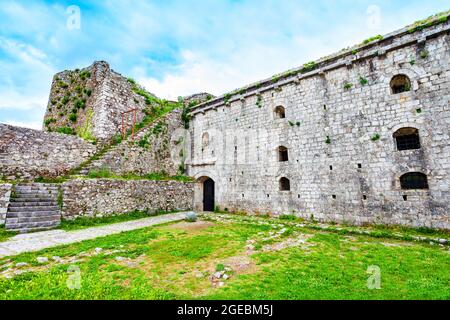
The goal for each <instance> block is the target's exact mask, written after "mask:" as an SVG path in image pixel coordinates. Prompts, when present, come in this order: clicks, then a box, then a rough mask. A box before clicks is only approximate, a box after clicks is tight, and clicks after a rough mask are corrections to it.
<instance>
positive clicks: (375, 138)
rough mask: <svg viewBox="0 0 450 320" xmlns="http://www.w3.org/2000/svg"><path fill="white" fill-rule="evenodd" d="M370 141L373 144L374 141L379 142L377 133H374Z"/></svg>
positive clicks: (379, 137)
mask: <svg viewBox="0 0 450 320" xmlns="http://www.w3.org/2000/svg"><path fill="white" fill-rule="evenodd" d="M370 139H371V140H372V141H374V142H375V141H378V140H380V139H381V136H380V135H379V134H378V133H376V134H374V135H373V136H372V137H371V138H370Z"/></svg>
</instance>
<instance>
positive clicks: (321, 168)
mask: <svg viewBox="0 0 450 320" xmlns="http://www.w3.org/2000/svg"><path fill="white" fill-rule="evenodd" d="M445 28H447V29H445ZM448 28H449V24H448V22H447V23H446V24H444V25H439V26H435V27H432V28H429V29H426V30H424V31H422V32H416V33H412V34H411V33H408V32H404V33H401V34H400V35H398V36H394V38H391V39H388V40H386V41H385V42H383V41H381V42H380V43H379V44H376V45H371V46H368V47H367V48H363V49H362V50H361V52H360V53H358V56H359V55H364V54H366V53H367V51H369V50H375V51H378V52H379V53H378V54H377V55H369V56H367V57H365V58H362V59H357V60H355V61H353V60H351V57H349V56H347V55H344V56H342V57H340V58H337V59H338V60H336V61H333V62H330V64H331V63H333V65H332V66H331V65H330V69H326V67H325V68H324V69H322V70H321V71H320V72H319V71H318V72H316V73H313V74H311V75H308V76H304V77H302V78H301V79H300V78H299V79H298V80H297V81H291V82H288V83H285V84H280V85H279V86H277V85H276V84H274V85H273V87H270V88H264V90H263V89H260V91H259V94H260V98H258V95H256V94H248V95H243V96H238V98H236V99H231V100H230V101H229V103H224V102H221V101H218V102H217V101H212V102H211V103H210V104H206V105H205V106H200V107H199V108H198V109H195V110H194V112H193V113H194V119H193V120H192V122H191V125H190V127H191V135H192V139H193V144H194V151H193V158H192V159H191V161H190V163H189V168H188V169H189V171H188V173H189V175H191V176H193V177H195V178H196V179H199V181H203V180H205V177H210V178H212V179H213V180H214V181H215V187H216V190H215V191H216V193H215V196H216V205H219V206H220V207H221V209H225V208H227V209H228V210H229V211H243V212H249V213H275V214H296V215H298V216H301V217H305V218H310V217H314V218H315V219H320V220H324V221H340V222H348V223H354V224H365V223H383V224H402V225H407V226H426V227H433V228H442V229H450V131H449V128H450V108H449V103H450V35H449V33H448ZM444 30H447V31H444ZM433 32H435V34H434V35H433ZM403 42H405V43H406V44H402V43H403ZM395 45H398V47H395V49H392V48H393V46H395ZM374 46H375V47H374ZM398 74H405V75H407V76H408V77H409V78H410V80H411V90H410V91H409V92H405V93H401V94H392V92H391V90H390V81H391V79H392V78H393V77H394V76H395V75H398ZM361 79H364V80H366V81H362V80H361ZM346 83H351V84H352V85H351V87H349V86H348V85H347V86H346ZM278 106H283V107H284V108H285V109H286V119H278V118H277V117H276V113H275V109H276V108H277V107H278ZM405 127H414V128H417V129H418V130H419V133H420V140H421V145H422V148H421V149H420V150H406V151H398V150H397V148H396V143H395V139H394V136H393V135H394V133H395V132H396V131H397V130H398V129H400V128H405ZM376 135H379V136H380V139H379V140H377V141H373V140H372V138H373V137H374V136H376ZM328 139H329V141H328V142H329V143H327V140H328ZM375 140H376V139H375ZM280 146H284V147H286V148H288V150H289V161H288V162H279V161H278V153H277V149H278V147H280ZM408 172H422V173H424V174H426V175H427V176H428V183H429V190H402V188H401V186H400V176H402V175H403V174H405V173H408ZM282 177H286V178H288V179H289V180H290V185H291V188H290V191H280V185H279V181H280V179H281V178H282ZM201 192H202V190H201V188H199V189H198V192H197V193H198V195H197V193H196V197H195V198H196V203H195V206H196V208H197V209H201V206H202V203H201V199H202V194H201Z"/></svg>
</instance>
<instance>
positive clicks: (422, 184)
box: [400, 172, 428, 190]
mask: <svg viewBox="0 0 450 320" xmlns="http://www.w3.org/2000/svg"><path fill="white" fill-rule="evenodd" d="M400 184H401V186H402V189H403V190H414V189H428V178H427V176H426V175H425V174H423V173H420V172H410V173H407V174H404V175H403V176H401V177H400Z"/></svg>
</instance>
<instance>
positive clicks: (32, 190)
mask: <svg viewBox="0 0 450 320" xmlns="http://www.w3.org/2000/svg"><path fill="white" fill-rule="evenodd" d="M16 192H58V188H45V187H42V188H38V187H31V188H28V187H20V188H19V187H16Z"/></svg>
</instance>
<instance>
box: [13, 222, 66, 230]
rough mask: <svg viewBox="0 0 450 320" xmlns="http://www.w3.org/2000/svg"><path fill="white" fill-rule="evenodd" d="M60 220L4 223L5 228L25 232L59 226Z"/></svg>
mask: <svg viewBox="0 0 450 320" xmlns="http://www.w3.org/2000/svg"><path fill="white" fill-rule="evenodd" d="M59 224H60V221H47V222H25V223H15V224H7V225H5V228H6V230H8V231H16V232H20V233H27V232H32V231H38V230H45V229H52V228H55V227H57V226H59Z"/></svg>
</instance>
